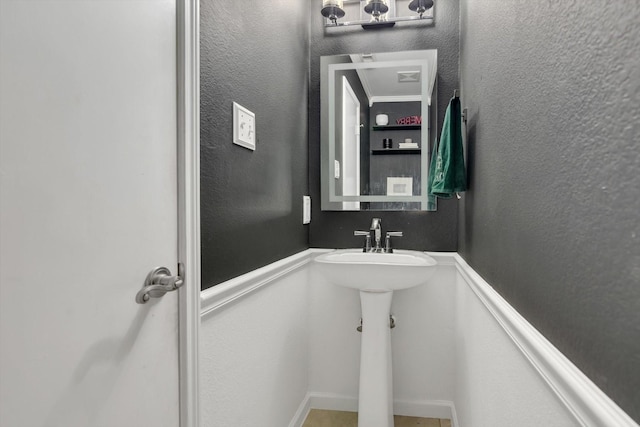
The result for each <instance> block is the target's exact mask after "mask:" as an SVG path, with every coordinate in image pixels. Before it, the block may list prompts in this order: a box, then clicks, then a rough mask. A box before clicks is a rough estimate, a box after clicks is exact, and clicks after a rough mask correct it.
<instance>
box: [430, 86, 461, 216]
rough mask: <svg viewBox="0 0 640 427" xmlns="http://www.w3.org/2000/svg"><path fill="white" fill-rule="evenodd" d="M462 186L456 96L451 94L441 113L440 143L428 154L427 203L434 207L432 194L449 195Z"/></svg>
mask: <svg viewBox="0 0 640 427" xmlns="http://www.w3.org/2000/svg"><path fill="white" fill-rule="evenodd" d="M466 189H467V174H466V170H465V167H464V152H463V150H462V117H461V110H460V98H452V99H451V101H450V102H449V106H448V107H447V113H446V114H445V116H444V123H443V125H442V134H441V135H440V144H437V145H436V146H434V147H433V153H432V155H431V164H430V166H429V188H428V192H427V194H428V205H429V207H433V208H435V198H436V196H437V197H442V198H450V197H452V196H453V195H454V194H455V193H459V192H462V191H465V190H466ZM432 203H433V206H432Z"/></svg>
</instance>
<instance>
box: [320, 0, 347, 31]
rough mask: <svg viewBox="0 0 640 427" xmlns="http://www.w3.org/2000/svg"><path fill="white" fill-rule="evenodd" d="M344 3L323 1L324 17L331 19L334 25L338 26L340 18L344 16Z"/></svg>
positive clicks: (333, 0)
mask: <svg viewBox="0 0 640 427" xmlns="http://www.w3.org/2000/svg"><path fill="white" fill-rule="evenodd" d="M343 7H344V3H343V1H342V0H322V10H321V11H320V13H322V16H324V17H325V18H327V19H329V20H330V21H331V22H332V23H333V25H338V18H342V17H343V16H344V9H343Z"/></svg>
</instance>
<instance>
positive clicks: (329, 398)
mask: <svg viewBox="0 0 640 427" xmlns="http://www.w3.org/2000/svg"><path fill="white" fill-rule="evenodd" d="M321 252H325V250H315V249H309V250H307V251H304V252H301V253H299V254H296V255H294V256H291V257H288V258H286V259H283V260H281V261H278V262H276V263H274V264H271V265H269V266H266V267H264V268H261V269H258V270H256V271H254V272H251V273H248V274H245V275H243V276H240V277H237V278H235V279H232V280H230V281H227V282H225V283H222V284H220V285H218V286H215V287H214V288H211V289H207V290H205V291H203V292H202V297H201V303H202V304H201V305H202V308H201V310H202V325H201V329H200V332H201V336H200V347H201V358H200V371H201V382H200V384H201V390H202V398H201V411H202V421H203V425H211V426H225V427H226V426H245V425H247V426H248V425H260V426H264V427H283V426H289V427H301V426H302V424H303V422H304V419H305V418H306V415H307V414H308V411H309V410H310V409H312V408H317V409H334V410H347V411H355V410H356V409H357V392H358V390H357V387H358V365H359V354H360V340H359V337H360V335H359V333H358V332H357V331H356V326H357V325H358V323H359V319H360V304H359V297H358V294H357V292H354V291H353V290H350V289H345V288H339V287H336V286H333V285H330V284H328V283H326V282H325V280H324V279H323V278H322V277H320V276H319V275H317V274H316V273H315V272H314V268H313V263H311V262H310V261H311V260H312V259H313V257H314V256H315V255H316V254H317V253H321ZM429 254H430V255H431V256H433V257H434V258H436V259H437V260H438V262H439V270H438V272H437V273H436V274H435V276H434V277H433V279H432V280H431V281H430V282H429V283H428V284H426V285H423V286H420V287H417V288H414V289H410V290H405V291H402V292H397V293H396V295H394V301H393V305H392V312H393V314H394V316H395V317H396V323H397V326H396V328H395V329H394V330H393V331H392V347H393V372H394V412H396V413H397V414H401V415H408V416H420V417H434V418H451V419H452V421H453V423H452V424H453V426H454V427H484V426H487V427H489V426H490V427H501V426H505V427H507V426H509V427H513V426H518V427H529V426H531V427H533V426H536V427H537V426H540V425H553V426H554V427H565V426H594V427H595V426H600V427H602V426H612V427H613V426H616V427H618V426H620V427H638V425H637V424H636V423H634V422H633V421H632V420H631V419H630V418H629V417H628V416H627V415H626V414H625V413H624V412H623V411H622V410H621V409H620V408H618V407H617V406H616V405H615V403H613V402H612V401H611V400H610V399H609V398H608V397H607V396H606V395H604V393H602V392H601V391H600V390H599V389H598V388H597V387H596V386H595V385H594V384H593V383H592V382H591V381H590V380H589V379H588V378H586V377H585V376H584V375H583V374H582V373H581V372H580V371H579V370H578V369H577V368H575V366H574V365H573V364H571V362H569V361H568V360H567V359H566V358H565V357H564V356H563V355H562V354H561V353H560V352H559V351H558V350H557V349H555V348H554V347H553V346H552V345H551V344H550V343H549V342H548V341H547V340H546V339H545V338H544V337H543V336H542V335H540V334H539V333H538V332H537V331H536V330H535V329H534V328H533V327H532V326H531V325H530V324H529V323H528V322H527V321H526V320H525V319H524V318H522V317H521V316H520V315H519V314H518V313H517V312H516V311H515V310H514V309H513V308H512V307H511V306H510V305H509V304H508V303H507V302H506V301H505V300H504V299H503V298H502V297H501V296H500V295H498V294H497V293H496V292H495V291H494V290H493V289H492V288H491V286H489V284H487V283H486V282H485V281H484V280H483V279H482V278H481V277H480V276H479V275H477V274H476V273H475V272H474V271H473V270H472V269H471V268H470V267H469V266H468V265H467V263H466V262H465V261H464V260H463V259H462V258H461V257H460V256H459V255H457V254H454V253H429Z"/></svg>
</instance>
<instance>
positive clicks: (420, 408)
mask: <svg viewBox="0 0 640 427" xmlns="http://www.w3.org/2000/svg"><path fill="white" fill-rule="evenodd" d="M311 409H324V410H329V411H348V412H357V411H358V398H357V397H354V396H344V395H339V394H334V393H319V392H309V393H307V395H306V396H305V398H304V400H303V401H302V402H301V403H300V406H299V407H298V410H297V411H296V414H295V415H294V418H293V419H292V420H291V422H290V423H289V427H302V425H303V424H304V420H305V419H306V418H307V415H308V414H309V411H310V410H311ZM393 413H394V414H395V415H405V416H408V417H421V418H448V419H450V420H451V426H452V427H458V420H457V417H456V411H455V407H454V405H453V402H449V401H444V400H424V401H409V400H394V402H393Z"/></svg>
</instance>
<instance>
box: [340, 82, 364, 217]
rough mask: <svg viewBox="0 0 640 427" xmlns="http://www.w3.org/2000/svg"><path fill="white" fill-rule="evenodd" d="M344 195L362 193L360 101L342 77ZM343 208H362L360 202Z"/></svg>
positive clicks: (344, 204) (348, 204)
mask: <svg viewBox="0 0 640 427" xmlns="http://www.w3.org/2000/svg"><path fill="white" fill-rule="evenodd" d="M342 165H343V166H342V169H343V171H342V195H343V196H359V195H360V101H358V97H356V94H355V92H354V91H353V89H352V88H351V85H350V84H349V81H348V80H347V78H346V77H344V76H343V77H342ZM342 209H343V210H356V211H357V210H360V202H342Z"/></svg>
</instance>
